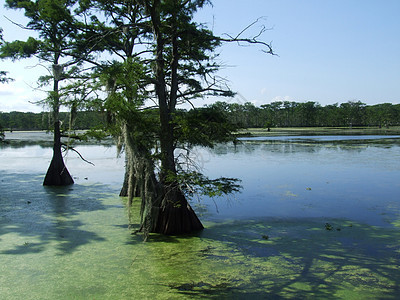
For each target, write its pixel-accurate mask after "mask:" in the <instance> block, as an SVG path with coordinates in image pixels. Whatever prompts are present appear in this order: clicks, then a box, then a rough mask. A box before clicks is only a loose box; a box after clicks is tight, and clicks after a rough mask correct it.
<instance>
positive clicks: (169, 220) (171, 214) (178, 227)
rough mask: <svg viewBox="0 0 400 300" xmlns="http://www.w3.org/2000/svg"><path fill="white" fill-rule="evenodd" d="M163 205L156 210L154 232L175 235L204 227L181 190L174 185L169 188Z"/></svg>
mask: <svg viewBox="0 0 400 300" xmlns="http://www.w3.org/2000/svg"><path fill="white" fill-rule="evenodd" d="M164 197H167V199H164V201H163V203H164V204H163V205H162V206H161V208H160V210H159V212H158V220H157V223H156V227H155V228H154V232H155V233H162V234H166V235H177V234H185V233H192V232H196V231H199V230H202V229H204V227H203V225H202V224H201V222H200V220H199V218H198V217H197V215H196V213H195V212H194V211H193V209H192V207H191V206H190V205H189V203H188V202H187V200H186V197H185V195H184V194H183V193H182V191H181V190H180V189H179V188H178V187H176V188H174V189H169V190H168V191H167V192H166V194H165V195H164Z"/></svg>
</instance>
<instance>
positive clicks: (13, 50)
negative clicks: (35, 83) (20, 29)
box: [0, 37, 40, 60]
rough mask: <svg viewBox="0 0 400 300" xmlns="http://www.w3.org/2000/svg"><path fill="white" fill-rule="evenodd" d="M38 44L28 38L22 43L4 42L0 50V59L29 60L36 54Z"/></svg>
mask: <svg viewBox="0 0 400 300" xmlns="http://www.w3.org/2000/svg"><path fill="white" fill-rule="evenodd" d="M39 45H40V42H39V41H37V40H36V39H34V38H33V37H29V38H28V39H27V40H26V41H25V42H24V41H18V40H17V41H13V42H5V43H4V44H3V45H2V46H1V48H0V58H11V59H13V60H17V59H22V58H29V57H31V56H33V55H34V54H36V53H37V52H38V49H39Z"/></svg>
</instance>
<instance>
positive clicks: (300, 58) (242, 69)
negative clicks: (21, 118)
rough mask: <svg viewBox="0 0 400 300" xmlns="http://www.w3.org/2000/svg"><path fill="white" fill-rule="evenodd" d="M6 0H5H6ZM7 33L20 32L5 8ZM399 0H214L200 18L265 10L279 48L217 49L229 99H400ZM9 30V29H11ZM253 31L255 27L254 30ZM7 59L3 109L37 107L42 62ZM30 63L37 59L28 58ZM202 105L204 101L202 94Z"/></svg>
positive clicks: (230, 25)
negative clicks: (264, 50) (271, 52)
mask: <svg viewBox="0 0 400 300" xmlns="http://www.w3.org/2000/svg"><path fill="white" fill-rule="evenodd" d="M2 2H4V1H2ZM2 11H3V13H2V14H1V16H0V18H1V19H0V20H1V24H0V26H1V27H3V28H4V31H5V32H4V35H5V38H6V39H13V38H15V37H18V36H19V33H18V31H19V30H20V29H19V28H15V27H14V28H13V30H12V34H10V30H9V28H12V26H10V24H7V23H8V21H7V20H6V19H4V18H3V16H2V15H6V16H10V17H13V16H15V15H17V13H15V12H12V11H8V10H4V9H3V10H2ZM399 15H400V1H398V0H382V1H378V0H374V1H373V0H248V1H236V0H235V1H233V0H214V3H213V7H208V8H206V9H204V10H203V11H201V12H200V13H199V15H198V17H197V18H198V20H200V21H201V22H205V23H207V24H208V25H209V26H210V27H212V28H213V29H214V31H215V32H216V33H217V34H223V33H229V34H231V35H235V34H237V33H238V32H240V31H241V30H242V29H243V28H245V27H246V26H247V25H249V24H250V23H252V22H253V21H255V20H256V19H257V18H259V17H264V18H263V19H262V22H261V23H260V24H259V25H256V26H254V28H253V33H254V32H257V31H258V29H259V27H257V26H260V25H261V24H263V25H265V26H266V27H268V28H270V30H268V31H266V32H265V33H264V35H263V36H262V39H263V40H264V41H266V42H271V43H272V46H273V48H274V50H275V52H276V54H278V56H271V55H267V54H264V53H262V52H261V51H260V48H259V47H256V46H250V47H240V46H237V45H236V44H230V45H226V46H223V47H222V48H220V49H219V52H220V60H221V61H222V62H223V63H224V64H225V65H226V67H225V68H224V69H223V70H221V72H220V74H221V76H223V77H225V78H227V79H228V80H229V84H230V86H231V88H232V89H233V90H234V91H237V92H239V93H240V96H237V97H236V98H235V99H230V100H229V101H236V102H244V101H250V102H253V103H254V104H256V105H261V104H266V103H270V102H272V101H280V100H288V101H298V102H303V101H316V102H319V103H320V104H321V105H326V104H332V103H336V102H339V103H342V102H346V101H350V100H351V101H358V100H360V101H362V102H365V103H367V104H376V103H383V102H391V103H396V104H397V103H400V57H399V56H400V38H399V36H400V18H399ZM7 30H8V32H7ZM249 34H251V32H249ZM26 65H27V64H26V63H24V64H22V63H21V62H16V63H13V64H10V62H1V67H0V69H6V70H9V71H11V72H10V73H11V75H12V76H14V77H15V78H16V79H17V81H16V82H14V83H13V84H10V85H3V86H0V111H10V110H31V111H40V110H41V108H40V107H35V106H34V105H29V104H27V101H28V100H29V99H32V97H33V99H32V100H34V99H35V97H36V98H39V97H40V94H39V93H38V92H35V93H33V92H32V88H31V87H30V85H31V86H34V85H35V80H36V78H35V74H38V73H40V72H42V71H40V70H39V69H40V67H39V68H37V67H36V68H34V69H33V70H27V69H25V66H26ZM28 65H33V63H30V64H28ZM196 104H197V105H201V104H202V102H201V101H198V102H197V103H196Z"/></svg>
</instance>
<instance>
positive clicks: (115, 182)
mask: <svg viewBox="0 0 400 300" xmlns="http://www.w3.org/2000/svg"><path fill="white" fill-rule="evenodd" d="M18 136H21V134H20V135H18V133H15V134H13V136H10V135H8V136H6V137H7V138H12V137H14V138H16V139H17V138H18ZM50 139H51V138H50ZM321 139H322V140H321ZM77 149H78V150H80V152H81V154H83V156H84V157H85V158H86V159H88V160H89V161H91V162H93V163H94V164H95V166H91V165H88V164H85V163H84V162H83V161H81V160H80V159H79V158H78V157H77V156H76V155H75V154H73V153H71V154H69V156H68V157H67V158H66V163H67V166H68V169H69V171H70V173H71V174H72V175H73V176H74V177H75V181H76V183H75V184H74V185H72V186H69V187H65V188H51V187H43V186H42V181H43V177H44V174H45V172H46V170H47V167H48V164H49V160H50V158H51V148H48V147H47V145H42V146H40V145H34V144H31V145H28V146H23V145H22V144H19V143H17V144H14V143H12V144H10V145H8V146H2V147H1V148H0V274H1V276H0V299H188V298H195V299H196V298H198V299H274V298H275V299H286V298H296V299H301V298H319V299H337V298H343V299H382V298H384V299H396V298H397V297H398V294H399V293H400V287H399V284H400V267H399V265H400V181H399V178H400V142H399V139H397V138H392V139H389V138H388V137H383V138H380V139H376V138H375V139H372V138H371V139H366V138H363V140H359V139H350V140H349V139H348V137H346V139H342V140H341V139H340V138H337V137H336V138H335V139H333V140H332V139H328V140H327V139H326V138H318V137H302V138H297V139H295V140H293V139H288V138H284V137H282V138H281V139H279V138H274V139H267V140H265V139H264V140H262V141H254V140H248V141H243V143H240V144H239V145H237V146H236V147H234V146H232V145H229V146H228V145H219V146H217V147H216V148H215V149H213V150H206V149H201V148H199V149H195V150H193V153H192V155H193V156H194V157H196V158H197V159H198V160H199V162H200V166H201V167H203V169H204V172H205V173H206V174H207V175H209V176H210V177H214V176H227V177H238V178H240V179H242V185H243V191H242V193H240V194H236V195H235V196H234V197H231V198H229V199H225V198H221V199H214V200H211V199H202V200H201V201H200V202H198V201H197V200H196V199H194V201H193V203H192V204H193V207H194V208H195V210H196V211H197V213H198V215H199V217H200V218H201V220H202V221H203V223H204V225H205V227H206V229H205V230H204V231H203V232H201V233H199V234H196V235H193V236H182V237H162V236H158V235H153V236H152V237H151V238H150V240H149V241H148V242H146V243H144V242H143V241H142V237H141V236H135V235H131V234H130V231H129V230H128V229H127V227H128V218H127V211H126V208H125V205H124V199H122V198H119V197H118V193H119V188H120V186H121V183H122V179H123V172H124V171H123V166H124V161H123V158H116V150H115V148H114V147H110V146H101V145H82V146H78V147H77ZM134 209H136V210H138V207H134ZM136 222H137V220H136ZM328 229H330V230H328Z"/></svg>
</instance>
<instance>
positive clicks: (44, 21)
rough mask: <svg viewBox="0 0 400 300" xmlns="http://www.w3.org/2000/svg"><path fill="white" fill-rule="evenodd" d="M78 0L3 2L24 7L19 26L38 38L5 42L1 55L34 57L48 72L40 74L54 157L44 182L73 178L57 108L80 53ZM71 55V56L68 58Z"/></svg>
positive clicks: (64, 181) (65, 182) (64, 182)
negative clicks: (24, 20)
mask: <svg viewBox="0 0 400 300" xmlns="http://www.w3.org/2000/svg"><path fill="white" fill-rule="evenodd" d="M76 3H77V0H36V1H26V0H7V1H6V6H7V7H8V8H12V9H23V10H24V13H25V16H26V17H27V18H28V19H29V22H28V24H27V25H26V26H22V25H19V26H20V27H22V28H24V29H26V30H31V31H34V32H36V33H37V34H38V36H39V37H38V38H33V37H29V38H28V39H27V40H26V41H19V40H16V41H13V42H5V43H4V44H3V45H2V46H1V51H0V53H1V54H0V55H1V57H2V58H11V59H13V60H16V59H22V58H30V57H36V58H38V59H39V60H40V62H41V63H44V64H45V65H46V66H47V69H48V71H49V73H50V75H49V76H43V77H41V78H40V81H41V84H42V85H47V84H51V85H52V89H51V90H49V91H48V97H47V99H46V100H45V103H47V104H48V105H49V106H50V108H51V112H52V120H53V125H54V144H53V158H52V160H51V163H50V166H49V168H48V170H47V173H46V176H45V179H44V182H43V184H44V185H69V184H73V183H74V181H73V179H72V177H71V175H70V174H69V172H68V170H67V168H66V166H65V164H64V160H63V156H62V143H61V129H60V120H59V112H60V107H61V106H62V105H63V99H62V97H63V95H62V93H61V92H60V88H61V83H62V82H63V81H65V80H67V79H69V78H71V76H72V74H76V73H77V71H78V69H77V66H79V64H80V63H82V58H81V57H82V55H80V57H79V58H76V57H77V55H76V47H75V46H74V45H75V44H76V41H77V40H78V39H77V28H78V22H77V20H76V18H75V16H74V11H73V6H74V5H75V4H76ZM71 58H72V60H71Z"/></svg>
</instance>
